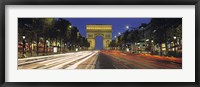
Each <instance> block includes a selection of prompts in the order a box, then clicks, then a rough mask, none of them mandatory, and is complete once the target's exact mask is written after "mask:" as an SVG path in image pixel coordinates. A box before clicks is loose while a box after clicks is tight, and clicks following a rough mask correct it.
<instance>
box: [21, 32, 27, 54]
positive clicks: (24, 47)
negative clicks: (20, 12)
mask: <svg viewBox="0 0 200 87" xmlns="http://www.w3.org/2000/svg"><path fill="white" fill-rule="evenodd" d="M22 39H23V41H22V42H23V57H25V49H26V41H25V39H26V36H25V35H24V36H22Z"/></svg>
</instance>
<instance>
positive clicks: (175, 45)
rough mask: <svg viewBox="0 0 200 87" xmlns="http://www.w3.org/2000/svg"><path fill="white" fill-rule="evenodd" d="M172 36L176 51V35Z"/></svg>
mask: <svg viewBox="0 0 200 87" xmlns="http://www.w3.org/2000/svg"><path fill="white" fill-rule="evenodd" d="M173 38H174V51H175V52H176V36H174V37H173Z"/></svg>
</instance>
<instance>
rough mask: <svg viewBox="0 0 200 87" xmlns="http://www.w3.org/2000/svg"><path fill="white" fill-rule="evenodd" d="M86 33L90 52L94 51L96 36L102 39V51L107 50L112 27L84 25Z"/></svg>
mask: <svg viewBox="0 0 200 87" xmlns="http://www.w3.org/2000/svg"><path fill="white" fill-rule="evenodd" d="M86 31H87V40H88V42H89V43H90V47H89V49H90V50H93V49H95V44H96V43H95V38H96V37H97V36H102V38H103V49H109V44H110V42H111V40H112V25H105V24H90V25H86Z"/></svg>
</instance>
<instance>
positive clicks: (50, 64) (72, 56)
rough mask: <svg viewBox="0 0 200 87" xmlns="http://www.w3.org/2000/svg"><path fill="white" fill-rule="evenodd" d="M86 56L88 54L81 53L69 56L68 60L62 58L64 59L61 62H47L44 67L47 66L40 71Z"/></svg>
mask: <svg viewBox="0 0 200 87" xmlns="http://www.w3.org/2000/svg"><path fill="white" fill-rule="evenodd" d="M84 55H86V54H79V53H76V55H75V54H73V55H71V56H68V57H67V58H66V57H62V59H60V60H55V61H51V62H47V63H45V64H42V65H45V66H43V67H40V68H38V69H44V68H47V67H50V66H52V65H57V64H62V63H64V62H65V61H69V60H70V59H73V58H77V57H78V56H84ZM59 62H60V63H59Z"/></svg>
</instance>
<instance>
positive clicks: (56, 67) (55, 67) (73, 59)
mask: <svg viewBox="0 0 200 87" xmlns="http://www.w3.org/2000/svg"><path fill="white" fill-rule="evenodd" d="M91 54H92V53H89V54H88V55H91ZM88 55H83V56H81V57H77V58H71V59H72V60H68V61H67V62H65V63H62V64H59V65H57V66H54V67H51V68H49V69H59V68H62V67H63V66H64V65H66V64H69V63H71V62H74V61H76V60H79V59H82V58H84V57H85V56H88Z"/></svg>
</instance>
